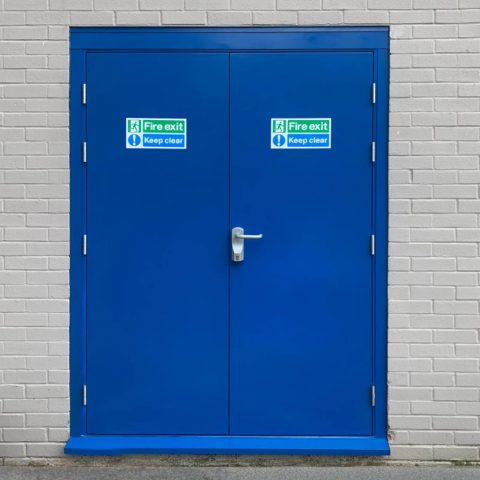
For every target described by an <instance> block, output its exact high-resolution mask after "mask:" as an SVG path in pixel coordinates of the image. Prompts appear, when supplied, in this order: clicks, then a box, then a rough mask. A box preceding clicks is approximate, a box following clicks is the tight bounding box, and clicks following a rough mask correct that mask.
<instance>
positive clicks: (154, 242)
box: [84, 52, 374, 436]
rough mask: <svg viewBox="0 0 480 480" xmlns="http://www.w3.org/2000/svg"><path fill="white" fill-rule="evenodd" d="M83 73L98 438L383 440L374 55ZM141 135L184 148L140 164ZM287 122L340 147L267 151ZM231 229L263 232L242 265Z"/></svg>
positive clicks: (99, 66)
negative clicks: (375, 394)
mask: <svg viewBox="0 0 480 480" xmlns="http://www.w3.org/2000/svg"><path fill="white" fill-rule="evenodd" d="M86 66H87V69H86V71H87V80H88V105H87V109H86V111H87V113H86V120H85V121H86V129H87V142H88V164H87V166H86V172H87V173H86V190H85V191H86V196H85V201H86V209H85V211H86V216H85V219H84V222H85V227H86V232H87V236H88V254H87V256H86V277H85V285H86V290H85V292H86V293H85V305H86V384H87V389H88V403H87V406H86V407H85V408H86V431H87V433H88V434H99V435H237V436H240V435H241V436H261V435H266V436H338V435H349V436H350V435H352V436H355V435H371V434H372V431H373V430H372V427H373V426H372V421H373V420H372V419H373V408H372V404H371V386H372V383H373V363H374V359H373V333H374V332H373V325H374V320H373V307H372V305H373V293H372V292H373V290H372V282H373V278H372V276H373V258H374V257H372V255H371V251H370V239H371V234H372V228H373V227H372V225H373V218H372V204H373V189H372V178H373V169H372V163H371V156H370V155H371V145H372V118H373V116H372V103H371V86H372V81H373V56H372V54H371V53H368V52H322V53H320V52H319V53H316V52H310V53H301V52H291V53H232V54H228V53H89V54H87V65H86ZM127 118H167V119H186V120H187V122H186V125H187V126H186V130H187V139H186V147H187V148H185V149H183V148H182V149H180V148H173V149H161V148H143V149H142V148H126V142H125V139H126V137H125V134H126V130H125V129H126V119H127ZM275 118H292V119H295V118H303V119H305V118H307V119H308V118H330V119H331V146H330V147H331V148H324V149H315V148H313V149H306V148H296V149H292V148H272V144H271V120H272V119H275ZM234 227H241V228H243V229H244V232H245V234H260V233H261V234H263V237H262V238H261V239H258V240H245V250H244V260H243V261H242V262H235V261H233V260H232V252H231V230H232V228H234Z"/></svg>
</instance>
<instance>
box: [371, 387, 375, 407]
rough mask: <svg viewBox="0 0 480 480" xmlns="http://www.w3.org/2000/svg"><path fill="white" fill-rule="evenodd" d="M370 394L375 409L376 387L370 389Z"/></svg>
mask: <svg viewBox="0 0 480 480" xmlns="http://www.w3.org/2000/svg"><path fill="white" fill-rule="evenodd" d="M370 394H371V403H372V407H374V406H375V385H372V387H371V389H370Z"/></svg>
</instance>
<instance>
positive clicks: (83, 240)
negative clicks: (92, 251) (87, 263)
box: [82, 234, 87, 255]
mask: <svg viewBox="0 0 480 480" xmlns="http://www.w3.org/2000/svg"><path fill="white" fill-rule="evenodd" d="M82 253H83V255H86V254H87V235H86V234H83V237H82Z"/></svg>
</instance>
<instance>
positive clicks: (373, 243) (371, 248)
mask: <svg viewBox="0 0 480 480" xmlns="http://www.w3.org/2000/svg"><path fill="white" fill-rule="evenodd" d="M370 253H371V254H372V255H375V235H370Z"/></svg>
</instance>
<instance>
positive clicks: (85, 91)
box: [82, 83, 87, 105]
mask: <svg viewBox="0 0 480 480" xmlns="http://www.w3.org/2000/svg"><path fill="white" fill-rule="evenodd" d="M86 104H87V84H86V83H84V84H83V85H82V105H86Z"/></svg>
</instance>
